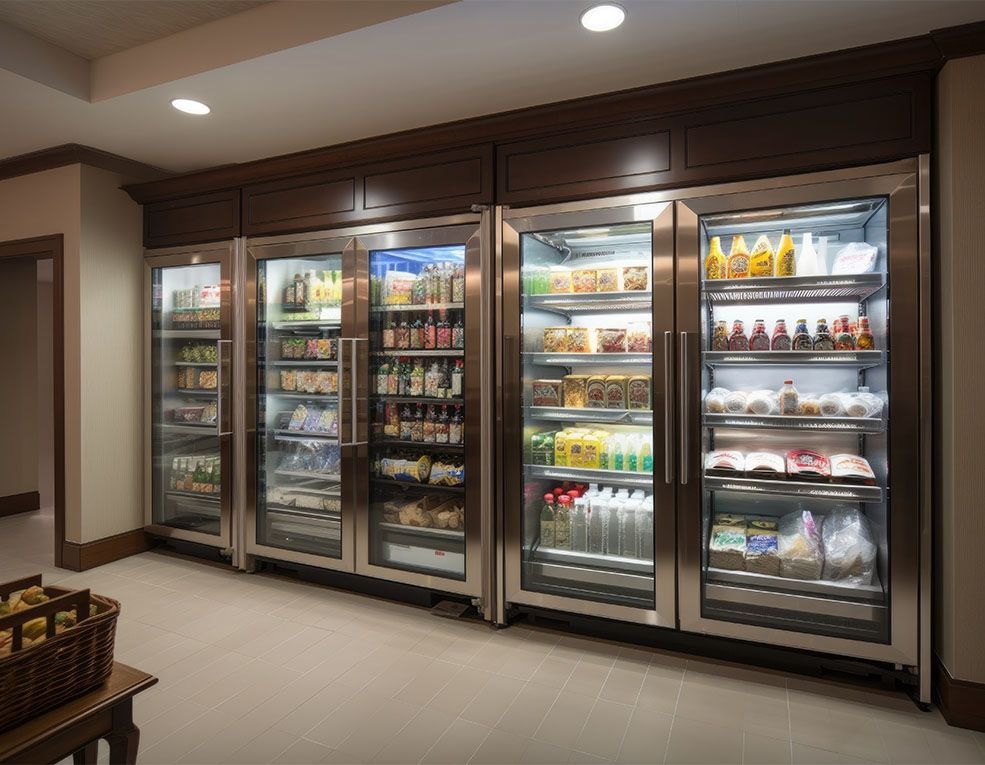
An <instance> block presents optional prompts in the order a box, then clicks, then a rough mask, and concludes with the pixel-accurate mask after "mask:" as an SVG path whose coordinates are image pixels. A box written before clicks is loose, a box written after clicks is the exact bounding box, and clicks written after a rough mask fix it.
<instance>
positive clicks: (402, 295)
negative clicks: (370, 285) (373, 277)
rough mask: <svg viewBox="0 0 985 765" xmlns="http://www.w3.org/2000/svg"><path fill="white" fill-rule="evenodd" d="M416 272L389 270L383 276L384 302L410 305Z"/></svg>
mask: <svg viewBox="0 0 985 765" xmlns="http://www.w3.org/2000/svg"><path fill="white" fill-rule="evenodd" d="M414 278H415V277H414V274H411V273H407V272H405V271H387V272H386V276H384V278H383V292H384V294H385V295H386V297H385V298H384V300H383V302H384V303H386V304H387V305H410V301H411V294H412V293H413V291H414Z"/></svg>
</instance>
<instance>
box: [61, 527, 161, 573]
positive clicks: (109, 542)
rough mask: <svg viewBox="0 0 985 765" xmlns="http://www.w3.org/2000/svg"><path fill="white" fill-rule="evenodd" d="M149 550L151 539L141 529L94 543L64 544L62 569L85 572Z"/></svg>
mask: <svg viewBox="0 0 985 765" xmlns="http://www.w3.org/2000/svg"><path fill="white" fill-rule="evenodd" d="M150 548H151V538H150V537H149V536H148V535H147V533H146V532H145V531H144V530H143V529H134V530H133V531H126V532H124V533H123V534H117V535H116V536H112V537H106V538H105V539H97V540H96V541H94V542H65V543H63V544H62V568H69V569H72V571H86V570H88V569H90V568H95V567H96V566H102V565H103V564H105V563H112V562H113V561H115V560H120V559H121V558H129V557H130V556H131V555H136V554H137V553H142V552H144V551H145V550H149V549H150Z"/></svg>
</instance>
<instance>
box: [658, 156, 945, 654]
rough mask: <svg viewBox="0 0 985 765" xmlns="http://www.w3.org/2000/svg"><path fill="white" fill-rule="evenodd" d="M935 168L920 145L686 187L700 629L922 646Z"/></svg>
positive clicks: (683, 472)
mask: <svg viewBox="0 0 985 765" xmlns="http://www.w3.org/2000/svg"><path fill="white" fill-rule="evenodd" d="M918 185H919V174H918V166H917V162H916V160H913V161H904V162H899V163H894V164H892V165H888V166H882V167H876V168H869V169H861V170H852V171H840V172H836V173H827V174H823V175H820V174H819V176H813V177H800V178H796V177H794V178H787V179H778V180H772V181H770V182H751V183H748V184H738V185H736V186H734V187H731V188H727V189H726V188H723V187H719V188H718V189H716V190H715V193H714V194H712V195H708V196H696V197H694V198H691V199H688V200H685V201H681V202H678V204H677V227H678V228H677V257H678V264H677V275H678V276H677V328H678V331H679V337H678V341H679V345H678V352H679V359H680V363H679V367H678V368H679V395H680V397H681V398H680V405H681V417H680V419H681V422H680V464H679V475H678V480H679V487H678V496H679V497H680V499H679V509H680V517H679V529H680V551H679V554H680V619H681V628H682V629H684V630H691V631H696V632H704V633H709V634H714V635H721V636H726V637H733V638H740V639H744V640H752V641H756V642H761V643H768V644H771V645H781V646H790V647H795V648H803V649H810V650H815V651H822V652H825V653H829V654H837V655H843V656H851V657H857V658H863V659H868V660H876V661H882V662H887V663H891V664H898V665H905V666H907V667H917V666H919V665H920V664H921V663H922V662H921V661H920V652H921V641H922V640H923V641H924V644H923V646H922V650H924V651H925V650H926V649H927V648H928V646H929V643H928V642H926V636H921V634H920V629H921V623H922V620H926V619H927V618H928V617H929V614H928V613H926V602H924V603H923V604H921V597H922V595H925V594H926V588H925V584H926V576H927V569H926V565H927V562H926V560H924V561H923V562H921V544H922V535H924V534H925V533H926V532H927V529H926V527H925V525H924V522H923V521H922V519H921V505H922V500H921V497H922V491H923V490H925V488H926V487H925V485H924V481H923V479H922V478H921V470H922V463H921V433H922V432H923V431H922V428H923V427H925V425H922V424H921V418H922V417H923V418H925V417H927V416H928V412H926V411H923V410H922V408H921V406H922V405H921V369H922V367H921V364H922V359H925V358H926V353H927V351H928V349H927V347H926V345H925V343H926V342H927V336H926V329H927V328H926V326H924V325H923V324H922V323H921V315H922V314H925V312H926V310H927V306H926V302H925V300H924V299H922V298H921V292H920V289H921V284H920V279H921V269H922V268H924V270H925V265H926V264H925V263H924V264H921V257H920V255H921V253H920V252H919V244H920V233H921V230H920V226H923V227H924V230H925V227H926V223H927V222H926V209H927V208H926V205H927V204H928V200H927V199H925V198H920V195H919V193H918ZM920 205H923V212H921V207H920ZM921 215H923V220H922V222H920V220H921ZM918 223H919V225H918ZM922 567H923V568H922ZM921 609H923V611H924V612H923V613H921ZM924 670H926V667H924Z"/></svg>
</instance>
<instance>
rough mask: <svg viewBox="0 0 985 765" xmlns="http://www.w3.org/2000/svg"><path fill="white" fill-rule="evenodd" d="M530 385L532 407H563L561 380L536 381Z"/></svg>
mask: <svg viewBox="0 0 985 765" xmlns="http://www.w3.org/2000/svg"><path fill="white" fill-rule="evenodd" d="M530 385H531V396H530V404H531V405H532V406H561V388H562V383H561V381H560V380H534V381H533V382H532V383H531V384H530Z"/></svg>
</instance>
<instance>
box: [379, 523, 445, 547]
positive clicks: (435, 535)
mask: <svg viewBox="0 0 985 765" xmlns="http://www.w3.org/2000/svg"><path fill="white" fill-rule="evenodd" d="M376 525H377V526H378V527H379V528H381V529H383V530H384V531H389V532H392V533H398V534H410V535H411V536H417V537H430V538H432V539H453V540H455V541H456V542H462V541H464V540H465V532H464V531H458V530H456V529H432V528H427V527H425V526H405V525H404V524H402V523H386V522H385V521H383V522H380V523H378V524H376Z"/></svg>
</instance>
